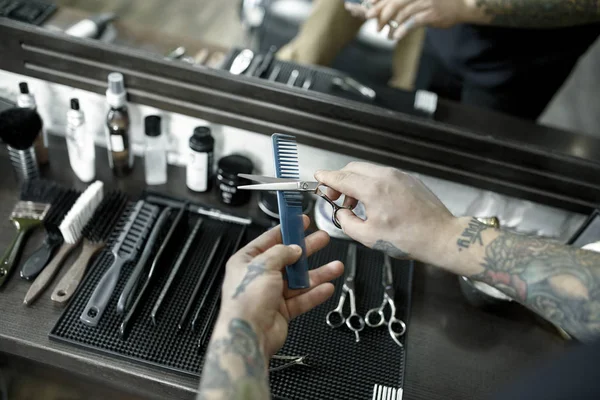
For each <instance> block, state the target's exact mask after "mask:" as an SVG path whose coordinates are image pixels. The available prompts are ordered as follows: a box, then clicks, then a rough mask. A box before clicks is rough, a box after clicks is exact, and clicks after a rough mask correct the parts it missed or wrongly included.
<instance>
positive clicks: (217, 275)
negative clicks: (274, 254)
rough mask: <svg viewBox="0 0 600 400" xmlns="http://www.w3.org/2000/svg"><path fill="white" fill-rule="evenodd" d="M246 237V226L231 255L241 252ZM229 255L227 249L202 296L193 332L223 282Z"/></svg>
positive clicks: (181, 326)
mask: <svg viewBox="0 0 600 400" xmlns="http://www.w3.org/2000/svg"><path fill="white" fill-rule="evenodd" d="M245 236H246V227H245V226H244V227H242V230H241V231H240V234H239V235H238V237H237V240H236V241H235V244H234V245H233V250H232V251H231V254H235V253H236V252H237V251H238V250H239V248H240V245H241V243H242V240H243V239H244V237H245ZM228 255H229V249H228V248H226V249H225V251H224V252H223V257H222V258H221V260H219V263H218V264H217V269H216V270H215V272H214V274H213V275H212V276H211V278H210V280H209V282H208V285H207V289H206V290H205V291H204V293H203V294H202V297H201V299H200V305H199V306H198V309H197V310H196V314H195V315H194V319H193V320H192V331H196V327H197V324H198V319H199V317H200V313H201V312H202V310H203V309H204V305H205V303H206V301H207V300H208V298H209V297H210V295H211V294H212V291H213V288H214V286H215V284H217V283H219V282H221V281H222V275H223V274H222V273H221V271H222V269H223V266H224V264H225V262H226V259H225V258H226V257H227V256H228ZM179 329H183V325H179Z"/></svg>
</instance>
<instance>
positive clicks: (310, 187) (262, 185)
mask: <svg viewBox="0 0 600 400" xmlns="http://www.w3.org/2000/svg"><path fill="white" fill-rule="evenodd" d="M238 176H239V177H240V178H244V179H249V180H251V181H254V182H258V184H254V185H243V186H238V189H240V190H265V191H267V190H268V191H271V190H274V191H286V192H307V193H313V194H316V195H317V196H319V197H321V198H322V199H323V200H325V201H326V202H328V203H329V204H330V205H331V207H333V214H332V215H331V221H332V222H333V224H334V225H335V226H336V227H337V228H338V229H342V226H341V225H340V222H339V221H338V219H337V213H338V211H340V210H352V209H353V208H354V207H353V206H352V207H342V206H338V205H337V204H335V202H334V201H333V200H331V199H330V198H329V197H327V195H326V194H325V193H323V191H321V186H323V185H322V184H321V183H319V182H312V181H299V180H297V179H287V178H272V177H269V176H261V175H248V174H238Z"/></svg>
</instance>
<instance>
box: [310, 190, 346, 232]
mask: <svg viewBox="0 0 600 400" xmlns="http://www.w3.org/2000/svg"><path fill="white" fill-rule="evenodd" d="M317 195H318V196H319V197H321V198H322V199H323V200H325V201H326V202H327V203H329V204H330V205H331V207H332V208H333V213H332V214H331V222H333V225H335V227H336V228H338V229H342V225H341V224H340V221H339V220H338V218H337V213H338V211H340V210H350V211H352V210H353V209H354V205H350V206H348V207H344V206H338V205H337V204H336V203H335V202H334V201H333V200H331V199H330V198H329V197H328V196H327V195H326V194H325V193H323V192H322V191H321V190H318V191H317Z"/></svg>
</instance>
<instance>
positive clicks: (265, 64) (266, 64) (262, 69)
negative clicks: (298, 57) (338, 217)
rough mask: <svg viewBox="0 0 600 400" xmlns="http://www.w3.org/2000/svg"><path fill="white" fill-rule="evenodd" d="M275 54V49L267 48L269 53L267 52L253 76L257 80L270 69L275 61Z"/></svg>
mask: <svg viewBox="0 0 600 400" xmlns="http://www.w3.org/2000/svg"><path fill="white" fill-rule="evenodd" d="M275 53H277V47H276V46H271V47H269V51H268V52H267V54H265V56H264V58H263V59H262V62H261V63H260V66H259V67H258V69H257V70H256V73H255V74H254V76H256V77H257V78H262V77H263V75H264V74H265V73H266V72H267V71H268V70H269V68H271V64H273V60H274V59H275Z"/></svg>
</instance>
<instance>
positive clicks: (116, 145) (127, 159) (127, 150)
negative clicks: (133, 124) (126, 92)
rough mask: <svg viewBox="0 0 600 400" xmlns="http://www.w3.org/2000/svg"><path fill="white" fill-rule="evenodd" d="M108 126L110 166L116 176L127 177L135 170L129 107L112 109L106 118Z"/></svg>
mask: <svg viewBox="0 0 600 400" xmlns="http://www.w3.org/2000/svg"><path fill="white" fill-rule="evenodd" d="M106 125H107V127H108V141H109V144H108V148H109V162H110V166H111V168H112V170H113V173H114V174H115V175H116V176H125V175H127V174H129V173H130V172H131V170H132V169H133V151H132V150H131V146H130V140H129V112H128V111H127V106H122V107H119V108H111V109H110V110H109V111H108V115H107V117H106Z"/></svg>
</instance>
